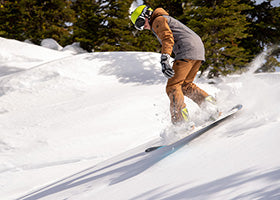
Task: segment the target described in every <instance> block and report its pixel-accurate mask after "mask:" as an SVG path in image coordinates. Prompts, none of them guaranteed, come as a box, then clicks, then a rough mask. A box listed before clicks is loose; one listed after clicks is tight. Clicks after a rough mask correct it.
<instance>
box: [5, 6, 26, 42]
mask: <svg viewBox="0 0 280 200" xmlns="http://www.w3.org/2000/svg"><path fill="white" fill-rule="evenodd" d="M21 20H22V15H21V5H20V4H19V2H18V1H1V2H0V36H1V37H5V38H11V39H19V40H23V39H24V36H23V35H22V33H23V32H24V26H23V25H22V24H20V23H19V21H21Z"/></svg>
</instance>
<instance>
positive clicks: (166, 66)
mask: <svg viewBox="0 0 280 200" xmlns="http://www.w3.org/2000/svg"><path fill="white" fill-rule="evenodd" d="M160 59H161V61H160V64H161V67H162V73H163V74H164V76H165V77H166V78H172V77H173V76H174V74H175V72H174V70H173V69H172V67H171V65H170V63H169V59H170V55H168V54H161V57H160Z"/></svg>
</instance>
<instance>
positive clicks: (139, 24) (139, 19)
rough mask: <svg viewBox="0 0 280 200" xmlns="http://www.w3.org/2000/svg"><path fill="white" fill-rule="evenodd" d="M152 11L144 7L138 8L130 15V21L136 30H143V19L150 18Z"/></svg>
mask: <svg viewBox="0 0 280 200" xmlns="http://www.w3.org/2000/svg"><path fill="white" fill-rule="evenodd" d="M152 13H153V9H151V8H150V7H148V6H146V5H141V6H138V7H137V8H136V9H135V10H134V11H133V12H132V14H131V16H130V20H131V22H132V23H133V24H134V26H135V28H136V29H138V30H143V28H144V24H145V17H147V18H150V17H151V15H152Z"/></svg>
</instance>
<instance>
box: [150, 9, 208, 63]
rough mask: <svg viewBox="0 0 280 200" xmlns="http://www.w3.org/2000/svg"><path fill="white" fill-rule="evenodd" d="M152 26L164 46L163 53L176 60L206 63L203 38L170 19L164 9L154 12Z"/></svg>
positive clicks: (151, 19) (151, 20)
mask: <svg viewBox="0 0 280 200" xmlns="http://www.w3.org/2000/svg"><path fill="white" fill-rule="evenodd" d="M150 25H151V27H152V31H153V32H154V34H155V35H156V36H157V38H158V40H159V41H160V43H161V44H162V49H161V53H166V54H169V55H171V53H172V51H173V52H174V54H175V60H180V59H191V60H202V61H205V55H204V54H205V50H204V45H203V43H202V41H201V38H200V37H199V36H198V35H197V34H196V33H195V32H194V31H192V30H191V29H190V28H188V27H187V26H185V25H184V24H182V23H181V22H180V21H178V20H176V19H174V18H173V17H170V16H169V14H168V13H167V12H166V11H165V10H164V9H162V8H157V9H156V10H154V12H153V14H152V16H151V18H150Z"/></svg>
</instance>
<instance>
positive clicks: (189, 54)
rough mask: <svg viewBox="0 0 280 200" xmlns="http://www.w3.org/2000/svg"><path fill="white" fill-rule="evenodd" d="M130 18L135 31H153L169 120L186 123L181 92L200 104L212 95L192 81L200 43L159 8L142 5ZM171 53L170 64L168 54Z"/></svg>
mask: <svg viewBox="0 0 280 200" xmlns="http://www.w3.org/2000/svg"><path fill="white" fill-rule="evenodd" d="M131 21H132V23H133V24H134V26H135V28H136V29H138V30H144V29H148V30H151V31H153V33H154V34H155V35H156V36H157V38H158V40H159V41H160V43H161V45H162V47H161V61H160V63H161V66H162V72H163V74H164V75H165V77H166V78H168V81H167V86H166V93H167V95H168V97H169V99H170V113H171V121H172V123H173V124H174V125H180V124H182V123H184V122H189V121H190V118H189V113H188V110H187V108H186V104H185V103H184V95H185V96H187V97H188V98H190V99H192V100H193V101H194V102H195V103H197V104H198V105H199V106H201V107H206V105H207V104H208V103H207V102H210V103H211V104H215V102H216V100H215V98H214V97H212V96H210V95H208V93H206V92H205V91H204V90H202V89H200V88H199V87H198V86H196V85H195V84H194V83H193V80H194V78H195V76H196V74H197V72H198V70H199V67H200V65H201V63H202V62H203V61H205V57H204V45H203V43H202V41H201V38H200V37H199V36H198V35H197V34H196V33H195V32H194V31H192V30H191V29H190V28H188V27H187V26H185V25H184V24H182V23H181V22H180V21H178V20H176V19H174V18H173V17H171V16H169V14H168V13H167V12H166V11H165V10H164V9H162V8H157V9H155V10H154V11H153V10H152V9H151V8H150V7H148V6H146V5H141V6H139V7H137V8H136V9H135V10H134V11H133V13H132V14H131ZM172 52H173V53H174V55H175V62H174V63H173V66H172V67H171V65H170V56H171V53H172Z"/></svg>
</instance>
